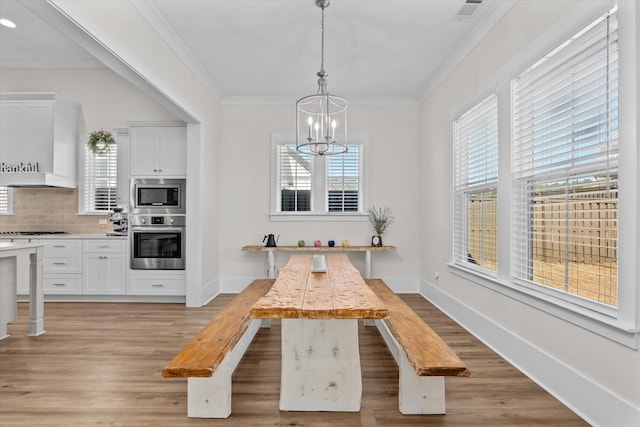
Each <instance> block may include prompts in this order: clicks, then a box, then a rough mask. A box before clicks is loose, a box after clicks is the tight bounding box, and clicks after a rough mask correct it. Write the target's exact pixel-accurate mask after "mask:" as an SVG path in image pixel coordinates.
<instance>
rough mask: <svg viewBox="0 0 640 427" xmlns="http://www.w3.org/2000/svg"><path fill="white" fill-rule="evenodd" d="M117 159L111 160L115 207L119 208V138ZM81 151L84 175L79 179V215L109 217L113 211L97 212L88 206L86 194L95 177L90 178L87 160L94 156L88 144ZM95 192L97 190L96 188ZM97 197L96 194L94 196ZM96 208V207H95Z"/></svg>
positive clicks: (83, 145)
mask: <svg viewBox="0 0 640 427" xmlns="http://www.w3.org/2000/svg"><path fill="white" fill-rule="evenodd" d="M81 140H86V138H83V139H81ZM115 147H116V150H117V151H116V158H115V159H113V160H110V161H111V162H112V163H113V164H114V165H115V176H114V177H112V179H114V180H115V187H114V190H115V198H114V201H113V203H114V205H113V207H115V206H118V156H119V155H121V154H119V152H120V149H119V148H118V138H117V137H116V144H115ZM80 151H81V155H80V158H81V159H82V167H81V168H80V170H81V171H82V174H81V176H80V178H79V179H78V181H79V186H78V187H79V188H78V214H79V215H107V214H108V213H109V212H111V209H104V210H97V209H90V207H89V206H87V203H86V202H87V199H86V197H85V193H86V191H87V187H90V186H91V185H90V182H91V181H93V180H94V178H95V177H89V176H88V173H89V168H88V165H87V158H88V156H92V155H93V153H91V151H90V150H89V148H88V146H87V144H81V147H80ZM94 191H95V188H94ZM94 196H95V194H94ZM94 207H95V206H94Z"/></svg>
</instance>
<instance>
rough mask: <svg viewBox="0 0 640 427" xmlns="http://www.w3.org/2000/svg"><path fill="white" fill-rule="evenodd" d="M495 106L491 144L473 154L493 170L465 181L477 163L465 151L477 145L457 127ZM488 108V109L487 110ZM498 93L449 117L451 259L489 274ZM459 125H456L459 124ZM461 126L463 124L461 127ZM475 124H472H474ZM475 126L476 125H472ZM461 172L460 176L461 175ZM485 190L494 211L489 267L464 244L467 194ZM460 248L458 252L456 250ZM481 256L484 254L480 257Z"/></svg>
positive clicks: (495, 186) (492, 273) (494, 272)
mask: <svg viewBox="0 0 640 427" xmlns="http://www.w3.org/2000/svg"><path fill="white" fill-rule="evenodd" d="M494 108H495V117H490V120H492V123H491V125H492V126H493V121H495V136H494V138H492V139H491V143H492V145H491V147H489V150H483V152H482V153H481V155H479V154H477V153H476V155H475V157H476V159H477V160H480V159H478V158H479V157H481V160H482V161H483V162H484V163H483V164H484V166H487V163H486V162H487V161H488V162H495V165H496V166H495V172H490V173H486V172H487V171H486V170H485V173H483V174H482V176H481V177H480V178H482V179H481V181H484V182H481V183H470V182H469V181H468V179H467V178H468V172H469V171H475V174H476V175H477V174H478V167H477V164H476V166H475V167H474V166H472V165H470V163H471V161H470V159H469V156H468V152H469V151H470V150H473V149H477V148H478V144H477V142H475V143H474V144H473V145H469V142H473V141H469V139H468V138H465V137H464V136H459V135H458V132H459V131H464V132H465V133H466V132H468V131H469V130H470V129H469V127H468V125H469V124H472V123H473V124H478V123H479V119H485V118H486V117H487V113H493V111H494ZM489 110H491V111H489ZM465 117H466V118H469V117H471V118H472V121H471V122H465V123H464V125H462V124H461V120H463V119H464V118H465ZM498 125H499V123H498V95H497V93H496V92H495V91H492V92H491V93H489V94H487V95H486V96H485V97H484V98H482V99H481V100H479V101H477V102H474V103H473V104H472V106H471V107H469V108H467V109H465V111H463V112H462V113H461V114H459V115H458V116H457V117H456V118H455V119H453V121H452V135H453V144H452V159H453V165H452V173H453V176H452V181H453V186H454V190H453V212H454V227H453V228H454V229H453V242H452V255H451V257H452V262H454V263H456V264H458V265H462V266H465V267H466V268H470V269H473V270H478V271H480V272H482V273H483V274H487V275H489V276H494V277H495V276H496V275H497V261H498V256H497V252H498V234H499V229H498V224H499V222H498V211H497V201H498V194H497V191H498V184H499V181H498V179H499V174H498V164H499V162H498V149H499V135H498ZM459 126H460V127H459ZM463 126H464V127H463ZM474 127H475V126H474ZM476 129H477V128H476ZM476 140H481V142H486V141H487V138H486V137H484V135H483V137H480V138H476ZM462 150H464V151H465V156H464V158H463V159H461V158H460V157H459V154H460V151H462ZM493 173H495V180H492V179H491V175H492V174H493ZM462 175H464V176H462ZM488 191H493V192H495V193H496V196H495V198H496V211H495V213H494V216H495V224H496V227H495V230H494V232H495V235H496V240H495V242H494V244H495V248H494V250H495V253H496V257H495V262H496V269H495V270H494V269H490V268H487V267H484V266H483V265H482V260H481V263H478V262H476V261H475V260H474V259H472V258H471V252H470V249H469V248H468V246H467V245H468V240H469V237H468V229H469V221H468V219H469V217H468V214H469V209H468V197H469V196H470V195H471V194H477V193H486V192H488ZM461 245H464V246H465V249H464V250H462V249H461V248H460V246H461ZM461 250H462V252H460V251H461ZM482 258H484V257H482Z"/></svg>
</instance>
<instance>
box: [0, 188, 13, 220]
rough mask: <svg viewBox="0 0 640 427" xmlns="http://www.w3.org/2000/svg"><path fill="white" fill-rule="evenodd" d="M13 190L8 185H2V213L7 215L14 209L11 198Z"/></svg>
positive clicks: (0, 198)
mask: <svg viewBox="0 0 640 427" xmlns="http://www.w3.org/2000/svg"><path fill="white" fill-rule="evenodd" d="M11 193H12V190H11V189H10V188H7V187H0V215H7V214H10V213H12V211H13V209H12V208H13V203H12V200H11V195H12V194H11Z"/></svg>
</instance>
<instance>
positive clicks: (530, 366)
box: [420, 280, 640, 427]
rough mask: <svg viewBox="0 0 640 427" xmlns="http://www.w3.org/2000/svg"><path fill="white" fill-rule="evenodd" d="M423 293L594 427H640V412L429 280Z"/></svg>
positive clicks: (421, 289)
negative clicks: (433, 284)
mask: <svg viewBox="0 0 640 427" xmlns="http://www.w3.org/2000/svg"><path fill="white" fill-rule="evenodd" d="M420 293H421V294H422V296H423V297H425V298H426V299H427V300H428V301H429V302H431V303H432V304H434V305H435V306H436V307H438V308H439V309H440V310H442V311H443V312H444V313H446V314H447V315H448V316H449V317H451V318H452V319H453V320H455V321H456V322H458V323H459V324H460V325H461V326H462V327H464V328H465V329H466V330H468V331H469V332H470V333H471V334H473V335H474V336H475V337H476V338H478V339H479V340H480V341H482V342H483V343H485V344H486V345H487V346H489V347H490V348H491V349H492V350H493V351H495V352H496V353H498V354H499V355H500V356H502V357H503V358H504V359H506V360H507V361H509V363H511V364H512V365H514V366H515V367H516V368H518V369H519V370H520V371H521V372H522V373H524V374H525V375H526V376H527V377H529V378H530V379H531V380H533V381H534V382H536V383H537V384H538V385H540V386H541V387H542V388H544V389H545V390H546V391H547V392H549V393H550V394H551V395H552V396H554V397H555V398H557V399H558V400H560V401H561V402H562V403H563V404H565V405H566V406H567V407H568V408H570V409H571V410H572V411H574V412H575V413H576V414H578V415H579V416H580V417H582V418H583V419H584V420H586V421H587V422H588V423H590V424H591V425H593V426H602V427H612V426H616V427H637V426H640V409H639V408H635V407H633V406H632V405H631V404H629V403H628V402H626V401H624V400H622V399H620V398H619V397H617V396H615V395H613V394H612V393H610V392H609V391H607V390H605V389H604V388H603V387H601V386H600V385H598V384H596V383H594V382H593V381H591V380H590V379H589V378H586V377H585V376H583V375H581V374H580V373H579V372H576V371H575V370H573V369H572V368H571V367H569V366H567V365H565V364H563V363H561V362H559V361H558V360H556V359H554V358H553V357H551V356H550V355H548V354H546V353H544V352H543V351H541V350H540V349H538V348H536V347H533V346H532V345H530V344H529V343H527V342H525V341H523V340H522V339H520V338H519V337H518V336H516V335H513V334H512V333H511V332H509V331H507V330H505V329H504V328H502V327H500V326H499V325H497V324H495V323H493V322H492V321H491V320H490V319H488V318H486V317H484V316H482V315H480V314H478V313H477V312H475V311H473V310H471V309H470V308H469V307H467V306H466V305H464V304H463V303H461V302H460V301H458V300H456V299H454V298H452V297H450V296H449V295H447V294H446V293H444V292H442V291H441V290H440V289H438V288H436V287H434V286H432V285H431V284H430V283H428V282H426V281H424V280H423V281H422V283H421V285H420Z"/></svg>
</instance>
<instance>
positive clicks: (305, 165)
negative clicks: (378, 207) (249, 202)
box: [271, 135, 364, 215]
mask: <svg viewBox="0 0 640 427" xmlns="http://www.w3.org/2000/svg"><path fill="white" fill-rule="evenodd" d="M357 138H358V139H364V137H362V136H359V137H357ZM291 140H292V138H290V137H289V136H288V135H274V136H273V145H272V146H273V147H274V149H273V150H274V151H273V156H274V157H273V158H272V167H273V168H275V169H274V171H275V173H274V177H273V178H272V185H274V191H273V194H274V195H275V200H273V199H272V201H271V204H272V213H275V214H278V213H298V212H299V213H305V214H310V215H324V214H339V213H345V214H351V213H362V206H363V204H364V203H363V190H362V189H363V185H364V183H363V176H364V173H363V164H364V160H363V147H364V143H363V142H360V141H358V143H348V144H347V148H348V150H347V152H346V153H344V154H338V155H333V156H312V155H310V154H304V153H299V152H298V151H296V145H295V143H292V142H291Z"/></svg>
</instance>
